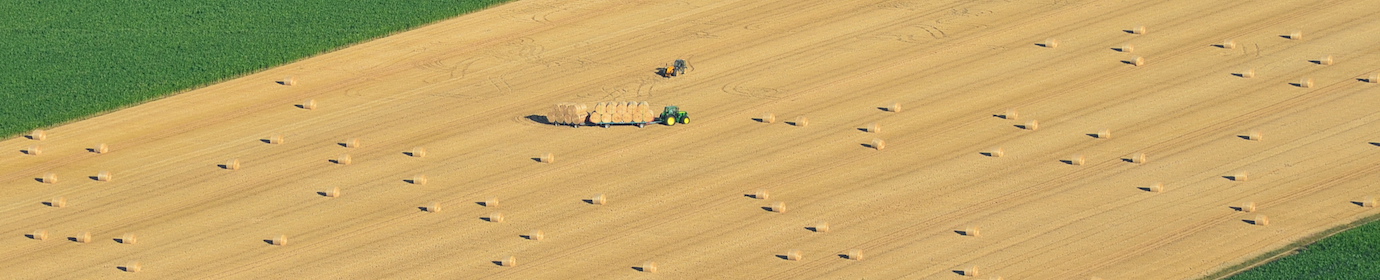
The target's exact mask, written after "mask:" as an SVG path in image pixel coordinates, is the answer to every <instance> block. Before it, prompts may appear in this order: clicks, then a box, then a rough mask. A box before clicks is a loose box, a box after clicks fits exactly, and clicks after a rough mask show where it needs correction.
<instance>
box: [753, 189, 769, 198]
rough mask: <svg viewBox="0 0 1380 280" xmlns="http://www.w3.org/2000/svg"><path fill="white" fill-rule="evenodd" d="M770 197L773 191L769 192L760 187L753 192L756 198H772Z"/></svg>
mask: <svg viewBox="0 0 1380 280" xmlns="http://www.w3.org/2000/svg"><path fill="white" fill-rule="evenodd" d="M770 197H771V193H770V192H767V190H766V189H758V190H757V191H756V192H753V193H752V198H756V199H767V198H770Z"/></svg>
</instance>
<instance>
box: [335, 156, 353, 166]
mask: <svg viewBox="0 0 1380 280" xmlns="http://www.w3.org/2000/svg"><path fill="white" fill-rule="evenodd" d="M331 162H333V163H335V164H339V165H350V163H354V160H352V159H350V155H348V154H346V155H340V156H336V157H335V159H332V160H331Z"/></svg>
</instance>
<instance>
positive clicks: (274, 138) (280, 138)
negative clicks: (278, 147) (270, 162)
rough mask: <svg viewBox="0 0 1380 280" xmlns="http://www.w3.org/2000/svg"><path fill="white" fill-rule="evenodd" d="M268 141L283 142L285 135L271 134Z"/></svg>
mask: <svg viewBox="0 0 1380 280" xmlns="http://www.w3.org/2000/svg"><path fill="white" fill-rule="evenodd" d="M268 143H269V144H282V143H283V135H282V134H274V135H273V136H269V137H268Z"/></svg>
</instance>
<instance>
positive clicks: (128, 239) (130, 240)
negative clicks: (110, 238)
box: [120, 233, 139, 244]
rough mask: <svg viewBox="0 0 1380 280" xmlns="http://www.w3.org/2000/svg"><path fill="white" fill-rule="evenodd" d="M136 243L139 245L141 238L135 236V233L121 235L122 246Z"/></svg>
mask: <svg viewBox="0 0 1380 280" xmlns="http://www.w3.org/2000/svg"><path fill="white" fill-rule="evenodd" d="M134 243H139V237H137V236H134V234H133V233H125V234H124V235H121V236H120V244H134Z"/></svg>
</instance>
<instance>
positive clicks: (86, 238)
mask: <svg viewBox="0 0 1380 280" xmlns="http://www.w3.org/2000/svg"><path fill="white" fill-rule="evenodd" d="M72 241H75V242H77V243H91V232H89V231H88V232H82V233H78V234H77V236H74V237H72Z"/></svg>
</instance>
